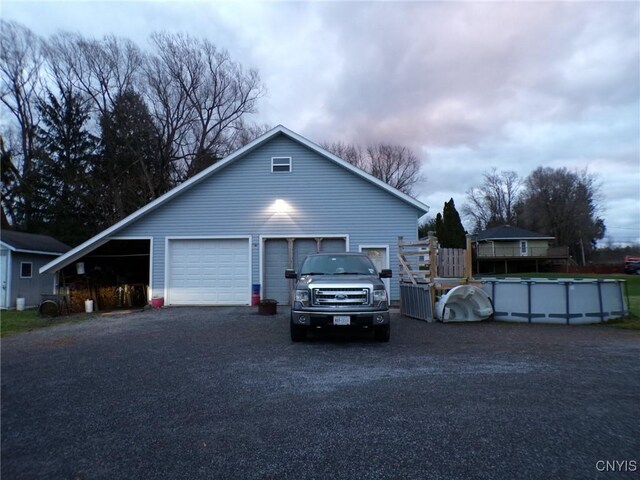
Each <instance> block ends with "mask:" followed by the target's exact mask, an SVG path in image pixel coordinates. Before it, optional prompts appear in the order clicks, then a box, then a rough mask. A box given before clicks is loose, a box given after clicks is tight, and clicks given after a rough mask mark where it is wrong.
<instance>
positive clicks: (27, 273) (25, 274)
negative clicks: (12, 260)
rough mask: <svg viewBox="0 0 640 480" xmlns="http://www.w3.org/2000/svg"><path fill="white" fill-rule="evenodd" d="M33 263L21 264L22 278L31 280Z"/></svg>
mask: <svg viewBox="0 0 640 480" xmlns="http://www.w3.org/2000/svg"><path fill="white" fill-rule="evenodd" d="M32 267H33V265H32V264H31V262H20V278H31V269H32Z"/></svg>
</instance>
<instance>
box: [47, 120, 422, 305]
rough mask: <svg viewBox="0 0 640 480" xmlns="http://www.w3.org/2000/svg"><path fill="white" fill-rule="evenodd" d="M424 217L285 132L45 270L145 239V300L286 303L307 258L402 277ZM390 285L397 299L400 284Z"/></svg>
mask: <svg viewBox="0 0 640 480" xmlns="http://www.w3.org/2000/svg"><path fill="white" fill-rule="evenodd" d="M427 211H428V207H427V206H426V205H424V204H423V203H421V202H420V201H418V200H416V199H414V198H412V197H410V196H408V195H406V194H404V193H402V192H400V191H398V190H396V189H395V188H392V187H391V186H389V185H388V184H386V183H384V182H382V181H381V180H379V179H377V178H375V177H373V176H371V175H369V174H368V173H366V172H364V171H362V170H360V169H358V168H356V167H354V166H353V165H351V164H350V163H348V162H346V161H344V160H342V159H341V158H338V157H337V156H335V155H333V154H331V153H330V152H328V151H326V150H324V149H323V148H321V147H320V146H318V145H316V144H314V143H312V142H311V141H309V140H307V139H306V138H304V137H302V136H301V135H298V134H297V133H295V132H293V131H291V130H289V129H287V128H285V127H283V126H278V127H276V128H274V129H272V130H270V131H269V132H267V133H265V134H264V135H262V136H260V137H259V138H257V139H256V140H254V141H253V142H251V143H249V144H248V145H246V146H245V147H243V148H241V149H239V150H237V151H236V152H234V153H233V154H231V155H229V156H228V157H226V158H225V159H223V160H221V161H219V162H217V163H215V164H214V165H212V166H211V167H209V168H207V169H206V170H204V171H202V172H201V173H199V174H198V175H196V176H194V177H193V178H191V179H189V180H187V181H186V182H184V183H183V184H181V185H179V186H178V187H176V188H174V189H173V190H171V191H169V192H167V193H166V194H165V195H163V196H162V197H159V198H158V199H156V200H154V201H152V202H151V203H149V204H148V205H146V206H145V207H143V208H141V209H140V210H138V211H137V212H134V213H133V214H131V215H130V216H128V217H126V218H125V219H123V220H121V221H120V222H118V223H116V224H115V225H113V226H112V227H110V228H108V229H107V230H105V231H103V232H101V233H100V234H98V235H96V236H95V237H93V238H91V239H90V240H88V241H87V242H85V243H83V244H81V245H79V246H78V247H76V248H74V249H73V250H71V251H70V252H68V253H67V254H66V255H63V256H61V257H60V258H57V259H55V260H54V261H52V262H50V263H49V264H47V265H45V266H44V267H43V268H42V269H41V272H42V273H51V272H56V271H59V270H60V269H62V268H64V267H65V266H67V265H70V264H72V263H73V262H77V261H81V260H82V259H83V258H86V257H87V256H90V255H91V254H92V252H94V251H95V250H96V249H98V248H107V246H108V245H109V244H110V243H113V242H123V241H134V242H143V243H142V245H144V248H146V249H147V252H148V254H149V261H148V266H147V267H145V268H147V271H146V272H145V273H146V278H147V279H148V289H147V291H148V292H149V293H148V295H149V296H150V297H151V296H153V297H163V298H164V301H165V304H167V305H248V304H250V303H251V294H252V288H256V289H259V291H260V296H261V298H273V299H276V300H278V302H280V303H284V304H286V303H288V302H289V288H290V285H289V283H288V282H290V280H286V279H285V278H284V270H285V269H286V268H295V269H297V268H298V267H299V265H300V262H301V261H302V259H303V258H304V256H305V255H307V254H308V253H312V252H313V253H315V252H339V251H354V252H364V253H366V254H368V255H369V256H370V257H372V259H373V260H374V263H375V264H376V265H377V266H378V268H379V269H381V268H392V269H394V270H396V268H397V266H396V265H395V262H394V260H393V259H395V258H397V245H396V241H397V237H398V236H404V237H405V238H406V239H417V224H418V219H419V218H420V217H421V216H422V215H424V214H425V213H426V212H427ZM121 253H122V254H123V255H124V254H125V253H126V252H124V251H122V252H121ZM89 273H90V272H89ZM389 287H390V295H391V299H392V300H394V299H395V300H397V299H398V298H399V288H398V286H397V284H395V283H394V282H392V283H390V284H389Z"/></svg>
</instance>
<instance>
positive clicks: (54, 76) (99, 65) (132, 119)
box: [0, 21, 267, 244]
mask: <svg viewBox="0 0 640 480" xmlns="http://www.w3.org/2000/svg"><path fill="white" fill-rule="evenodd" d="M150 44H151V48H150V49H148V50H143V49H141V48H140V47H139V46H138V45H136V44H135V43H134V42H132V41H130V40H128V39H122V38H117V37H113V36H106V37H104V38H102V39H93V38H86V37H83V36H81V35H79V34H75V33H68V32H61V33H58V34H55V35H53V36H51V37H49V38H41V37H39V36H37V35H35V34H34V33H33V32H32V31H30V30H29V29H27V28H26V27H24V26H22V25H20V24H18V23H15V22H7V21H1V23H0V100H1V102H2V105H3V107H4V111H5V112H6V113H8V115H7V116H6V117H5V120H4V121H3V123H2V130H1V132H0V156H1V161H2V164H1V166H0V169H1V175H2V179H1V180H2V187H1V195H2V198H1V200H2V217H3V225H5V226H6V225H8V224H11V225H13V226H14V227H18V228H21V229H23V230H26V231H33V232H41V233H49V234H51V235H54V236H56V237H58V238H60V239H61V240H63V241H66V242H68V243H70V244H77V243H79V242H81V241H83V240H85V239H86V238H88V237H90V236H91V235H94V234H95V233H97V232H99V231H100V230H102V229H104V228H106V227H108V226H110V225H112V224H113V223H115V222H116V221H118V220H120V219H121V218H123V217H124V216H126V215H128V214H130V213H132V212H134V211H135V210H137V209H138V208H140V207H142V206H143V205H145V204H146V203H148V202H149V201H151V200H153V199H154V198H157V197H158V196H160V195H162V194H163V193H165V192H166V191H168V190H169V189H171V188H173V187H174V186H175V185H177V184H179V183H181V182H183V181H184V180H186V179H188V178H190V177H192V176H193V175H195V174H197V173H198V172H200V171H201V170H203V169H204V168H206V167H208V166H209V165H211V164H213V163H215V162H216V161H218V160H219V159H221V158H223V157H225V156H226V155H227V154H229V153H230V152H232V151H234V150H236V149H237V148H239V147H240V146H242V145H244V144H246V143H248V142H249V141H250V140H252V139H253V138H255V137H256V136H258V135H259V134H261V133H263V132H264V131H266V129H267V127H266V126H260V125H255V124H252V123H250V122H249V121H248V120H247V119H248V117H249V115H250V114H252V113H255V112H256V109H257V102H258V100H259V99H260V97H262V96H263V95H264V93H265V87H264V86H263V84H262V83H261V80H260V77H259V74H258V72H257V71H256V70H253V69H248V70H246V69H244V68H243V67H242V65H240V64H239V63H238V62H236V61H234V60H233V59H232V58H231V56H230V55H229V53H228V52H226V51H225V50H220V49H218V48H216V46H215V45H213V44H212V43H211V42H210V41H208V40H205V39H198V38H194V37H191V36H188V35H183V34H168V33H156V34H153V35H151V38H150Z"/></svg>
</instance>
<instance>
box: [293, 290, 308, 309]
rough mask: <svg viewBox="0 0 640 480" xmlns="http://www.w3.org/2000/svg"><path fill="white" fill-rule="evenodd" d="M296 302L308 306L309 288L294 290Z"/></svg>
mask: <svg viewBox="0 0 640 480" xmlns="http://www.w3.org/2000/svg"><path fill="white" fill-rule="evenodd" d="M296 302H298V303H300V304H301V305H302V306H303V307H308V306H309V290H296Z"/></svg>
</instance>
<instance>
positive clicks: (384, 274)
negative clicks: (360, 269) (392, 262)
mask: <svg viewBox="0 0 640 480" xmlns="http://www.w3.org/2000/svg"><path fill="white" fill-rule="evenodd" d="M391 277H393V272H392V271H391V270H390V269H388V268H384V269H382V270H381V271H380V278H391Z"/></svg>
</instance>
